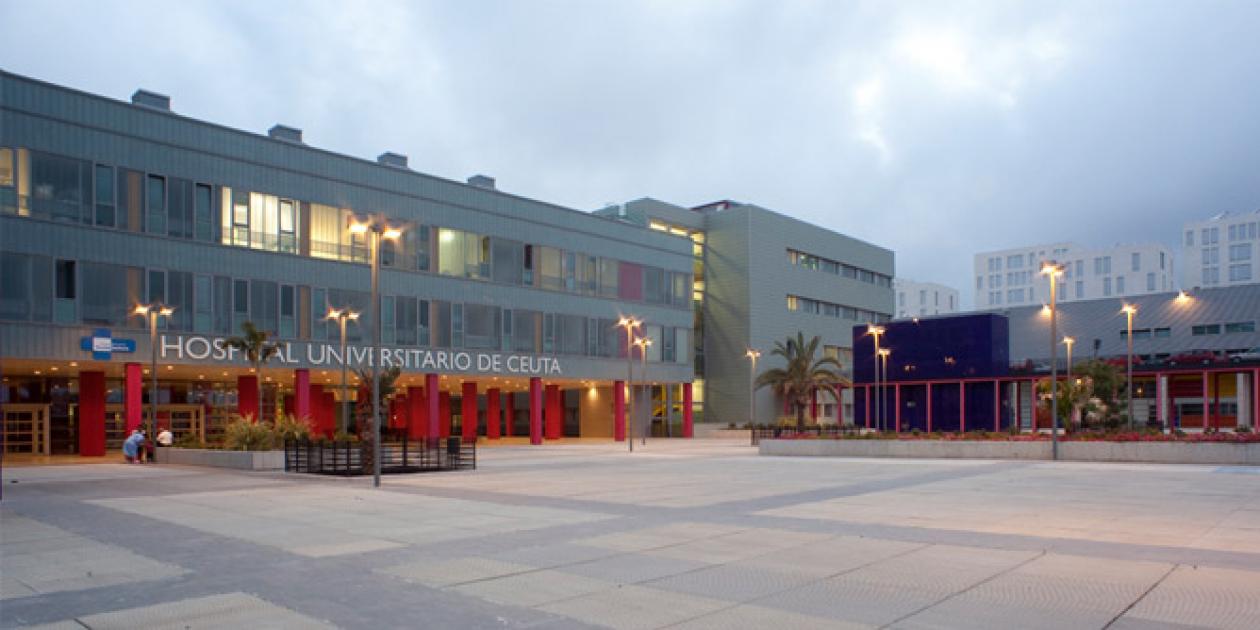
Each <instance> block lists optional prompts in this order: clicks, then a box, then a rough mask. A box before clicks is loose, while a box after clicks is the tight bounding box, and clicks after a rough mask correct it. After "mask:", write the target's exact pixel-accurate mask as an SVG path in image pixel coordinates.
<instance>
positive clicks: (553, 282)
mask: <svg viewBox="0 0 1260 630" xmlns="http://www.w3.org/2000/svg"><path fill="white" fill-rule="evenodd" d="M537 250H538V258H539V261H538V262H539V273H540V274H541V276H542V284H541V286H542V288H544V289H550V290H552V291H563V290H564V278H563V269H561V267H562V265H561V261H560V259H561V256H560V250H559V249H556V248H554V247H545V246H540V247H538V248H537Z"/></svg>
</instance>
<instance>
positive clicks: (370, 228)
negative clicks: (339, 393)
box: [350, 216, 402, 488]
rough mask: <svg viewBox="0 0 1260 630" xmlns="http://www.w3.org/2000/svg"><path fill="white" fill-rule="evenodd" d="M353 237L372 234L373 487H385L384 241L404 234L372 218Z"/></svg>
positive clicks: (354, 229)
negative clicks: (382, 241)
mask: <svg viewBox="0 0 1260 630" xmlns="http://www.w3.org/2000/svg"><path fill="white" fill-rule="evenodd" d="M350 232H351V233H353V234H365V233H370V234H371V236H370V238H369V245H370V247H371V254H372V260H371V263H372V354H371V361H372V434H373V440H372V486H373V487H376V488H379V487H381V435H382V432H381V360H380V353H381V286H380V280H381V279H380V275H381V238H382V237H383V238H387V239H390V240H394V239H397V238H398V237H399V236H402V231H401V230H399V229H398V228H396V227H391V226H389V225H388V224H387V223H386V221H385V218H384V217H380V216H375V217H369V218H368V220H367V221H365V222H360V221H354V220H352V222H351V223H350Z"/></svg>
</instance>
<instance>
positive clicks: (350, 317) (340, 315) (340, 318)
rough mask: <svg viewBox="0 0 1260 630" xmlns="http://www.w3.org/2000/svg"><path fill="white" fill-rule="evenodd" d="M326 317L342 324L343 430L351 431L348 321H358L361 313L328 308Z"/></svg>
mask: <svg viewBox="0 0 1260 630" xmlns="http://www.w3.org/2000/svg"><path fill="white" fill-rule="evenodd" d="M324 319H332V320H336V321H337V324H338V325H339V326H341V430H342V431H345V432H347V433H349V432H350V392H349V390H348V389H346V371H347V367H348V366H349V364H350V357H349V356H347V355H346V322H353V321H358V319H359V313H358V312H356V311H352V310H350V309H348V308H343V309H335V308H330V309H328V315H327V316H325V317H324Z"/></svg>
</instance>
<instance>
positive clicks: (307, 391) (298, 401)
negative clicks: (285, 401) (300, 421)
mask: <svg viewBox="0 0 1260 630" xmlns="http://www.w3.org/2000/svg"><path fill="white" fill-rule="evenodd" d="M293 394H294V395H293V415H294V417H297V418H306V419H307V420H310V419H311V371H310V370H306V369H301V370H294V371H293Z"/></svg>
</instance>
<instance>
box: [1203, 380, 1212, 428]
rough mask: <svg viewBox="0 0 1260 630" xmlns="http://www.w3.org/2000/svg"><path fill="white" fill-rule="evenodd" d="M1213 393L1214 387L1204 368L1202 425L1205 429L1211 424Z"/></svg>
mask: <svg viewBox="0 0 1260 630" xmlns="http://www.w3.org/2000/svg"><path fill="white" fill-rule="evenodd" d="M1211 395H1212V389H1211V387H1209V386H1208V373H1207V370H1204V371H1203V424H1202V425H1201V426H1202V427H1203V428H1204V429H1206V428H1208V426H1209V425H1208V418H1210V417H1211V415H1212V399H1211V398H1210V396H1211Z"/></svg>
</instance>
